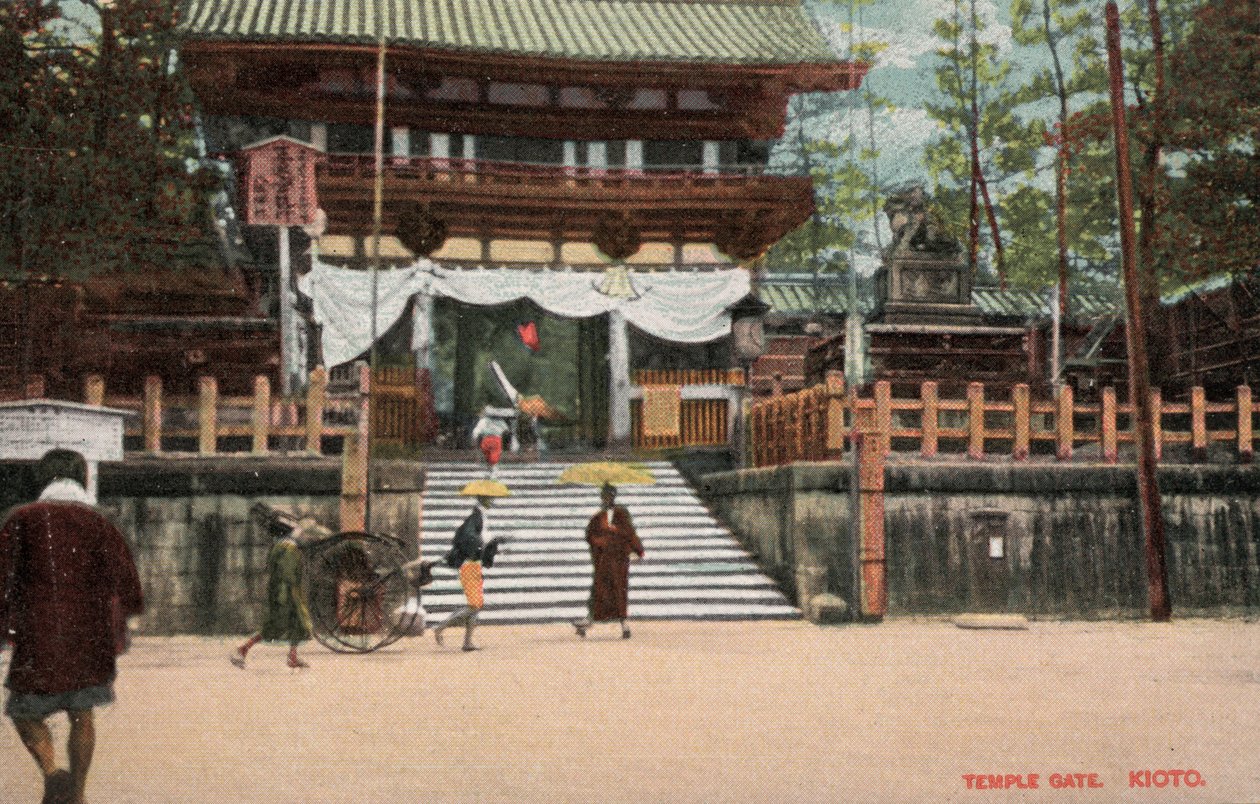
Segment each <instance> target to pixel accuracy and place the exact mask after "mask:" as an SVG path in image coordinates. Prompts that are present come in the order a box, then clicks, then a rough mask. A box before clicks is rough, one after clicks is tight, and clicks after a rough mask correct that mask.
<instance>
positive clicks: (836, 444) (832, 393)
mask: <svg viewBox="0 0 1260 804" xmlns="http://www.w3.org/2000/svg"><path fill="white" fill-rule="evenodd" d="M844 390H845V389H844V372H841V371H828V372H827V396H826V405H827V413H826V423H825V425H824V427H825V428H826V439H827V443H826V452H825V453H824V455H823V457H824V458H825V459H826V460H829V461H831V460H836V459H838V458H839V457H840V456H841V455H843V454H844Z"/></svg>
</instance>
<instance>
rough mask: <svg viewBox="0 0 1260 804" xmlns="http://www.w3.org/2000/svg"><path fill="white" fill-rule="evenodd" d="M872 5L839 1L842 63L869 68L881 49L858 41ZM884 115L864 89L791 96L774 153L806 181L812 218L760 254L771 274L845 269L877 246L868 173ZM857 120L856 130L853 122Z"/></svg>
mask: <svg viewBox="0 0 1260 804" xmlns="http://www.w3.org/2000/svg"><path fill="white" fill-rule="evenodd" d="M873 2H874V0H847V1H845V0H840V1H839V2H832V3H830V5H834V6H841V7H843V8H844V9H845V10H846V11H847V13H848V18H847V21H846V23H845V24H844V25H843V26H842V31H843V32H844V33H845V34H846V35H847V37H848V39H849V43H850V45H849V52H848V53H847V54H846V57H847V58H849V59H852V60H854V61H863V62H867V63H872V62H874V60H875V58H876V57H877V56H878V55H879V53H880V52H881V51H882V50H883V49H884V48H886V47H887V45H886V44H885V43H883V42H879V41H875V40H869V39H865V38H863V34H862V25H861V10H862V8H864V7H866V6H869V5H872V4H873ZM891 110H892V104H891V103H890V102H889V101H888V99H887V98H885V97H883V96H882V95H880V94H878V93H877V92H875V91H873V90H872V89H871V87H870V84H869V82H868V83H865V84H864V85H863V86H862V87H861V88H860V89H858V90H856V91H849V92H841V93H831V94H815V95H803V96H797V97H796V98H794V99H793V101H792V106H791V107H790V114H789V130H788V132H787V134H786V136H785V137H784V140H783V141H782V143H781V145H780V148H779V154H780V155H781V156H783V157H784V158H785V164H786V167H787V169H788V170H789V171H791V172H794V173H799V174H806V175H809V176H810V177H811V178H812V179H813V182H814V203H815V212H814V215H813V216H812V217H811V218H810V220H809V221H807V222H806V223H805V225H803V226H801V227H800V228H798V229H796V230H795V231H794V232H791V233H789V234H788V235H787V236H786V237H784V238H783V239H781V240H780V241H779V242H778V243H776V244H775V245H774V247H773V248H771V249H770V251H769V252H768V253H767V254H766V257H765V262H764V265H765V266H766V268H767V269H768V270H771V271H784V272H810V273H828V272H837V271H846V270H849V265H848V263H849V258H848V255H849V254H850V253H851V251H852V250H853V249H855V248H863V249H869V248H870V245H869V244H870V243H871V242H872V241H874V242H876V243H877V242H878V226H877V224H878V220H877V219H876V218H877V216H878V215H879V214H880V212H879V210H880V208H881V206H882V204H883V198H884V196H885V194H886V191H887V188H886V187H884V186H883V185H882V184H881V182H880V178H879V174H878V171H877V169H876V159H877V157H878V156H879V148H878V144H877V143H876V141H875V135H874V126H875V118H876V116H878V115H880V114H886V113H888V112H890V111H891ZM859 117H862V118H865V124H864V125H863V126H861V127H860V128H859V126H858V125H857V122H856V121H857V119H858V118H859Z"/></svg>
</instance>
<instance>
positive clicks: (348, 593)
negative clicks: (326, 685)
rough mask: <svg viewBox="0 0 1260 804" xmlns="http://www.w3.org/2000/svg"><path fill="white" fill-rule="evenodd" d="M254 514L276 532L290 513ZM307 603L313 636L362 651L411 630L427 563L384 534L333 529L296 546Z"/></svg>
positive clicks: (428, 573) (268, 510) (428, 576)
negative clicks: (299, 549) (303, 568)
mask: <svg viewBox="0 0 1260 804" xmlns="http://www.w3.org/2000/svg"><path fill="white" fill-rule="evenodd" d="M254 510H255V513H256V514H257V515H258V516H259V517H260V518H261V519H263V520H264V521H265V522H266V524H267V525H268V526H269V527H270V528H272V529H273V530H277V531H279V532H280V534H284V533H288V532H289V531H292V530H293V529H294V528H295V527H297V525H298V520H297V519H296V518H295V517H294V516H292V515H291V514H289V513H287V512H284V511H279V510H277V509H275V508H272V507H270V506H264V505H259V506H256V507H255V509H254ZM302 556H303V559H304V560H305V562H306V586H307V605H308V606H309V608H310V612H311V626H312V631H313V632H314V636H315V639H316V640H317V641H318V642H319V643H320V644H321V645H323V646H324V647H326V648H328V649H329V650H333V651H336V652H338V653H368V652H371V651H374V650H378V649H380V648H383V647H385V646H387V645H391V644H393V643H394V642H397V641H398V640H399V639H401V638H402V637H403V636H406V635H407V634H410V633H413V631H414V630H415V629H416V627H417V624H419V626H420V628H421V629H423V627H424V623H423V621H421V620H420V617H421V612H422V611H423V609H422V608H421V606H420V590H421V588H423V587H425V586H427V585H429V584H430V583H431V582H432V581H433V562H431V561H421V560H419V559H415V560H408V558H407V551H406V545H405V543H404V542H403V541H402V540H401V539H399V538H397V537H396V536H392V535H390V534H386V533H366V532H361V531H346V532H341V533H334V534H331V535H329V536H328V537H326V538H323V539H319V540H317V541H315V542H312V543H310V544H307V545H304V546H303V548H302Z"/></svg>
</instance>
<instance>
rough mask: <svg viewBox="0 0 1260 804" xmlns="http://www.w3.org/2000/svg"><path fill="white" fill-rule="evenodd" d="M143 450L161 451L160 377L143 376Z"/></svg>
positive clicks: (155, 452) (150, 451)
mask: <svg viewBox="0 0 1260 804" xmlns="http://www.w3.org/2000/svg"><path fill="white" fill-rule="evenodd" d="M144 450H145V452H149V453H152V454H155V455H156V454H157V453H159V452H161V451H162V378H161V377H157V376H153V375H150V376H148V377H145V378H144Z"/></svg>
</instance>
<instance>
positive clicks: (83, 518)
mask: <svg viewBox="0 0 1260 804" xmlns="http://www.w3.org/2000/svg"><path fill="white" fill-rule="evenodd" d="M36 474H37V476H38V478H39V479H40V480H41V481H42V482H43V483H44V491H43V493H42V494H41V495H40V498H39V500H38V501H36V502H33V503H30V504H28V505H23V506H21V507H19V508H16V509H15V510H14V511H13V512H12V513H11V514H10V515H9V516H8V518H7V519H6V520H5V522H4V526H3V527H2V528H0V585H2V589H3V592H4V594H3V596H0V637H6V638H7V639H8V641H10V642H12V643H13V658H12V660H11V661H10V662H9V677H8V679H7V680H6V681H5V686H6V687H8V688H9V695H8V698H7V700H6V701H5V708H4V711H5V714H6V715H8V716H9V717H10V718H12V719H13V725H14V727H15V728H16V729H17V732H18V735H19V736H20V737H21V739H22V743H23V745H25V746H26V749H27V750H28V751H30V753H31V756H32V757H34V759H35V762H36V764H38V765H39V768H40V770H41V771H42V772H43V774H44V791H45V792H44V800H45V801H58V802H59V801H66V802H81V801H82V800H83V789H84V786H85V784H86V781H87V772H88V767H89V765H91V762H92V752H93V750H94V748H95V745H96V733H95V729H94V726H93V722H92V707H94V706H99V705H102V704H106V703H109V702H111V701H112V700H113V699H114V692H113V681H114V675H115V655H116V653H117V651H118V649H119V645H120V644H122V639H121V637H122V634H121V633H120V632H119V629H120V627H121V628H125V627H126V620H125V618H126V617H127V616H130V615H134V614H139V613H141V612H142V611H143V609H144V602H143V597H142V594H141V590H140V579H139V577H138V576H137V573H136V566H135V564H134V563H133V562H132V559H131V552H130V550H128V548H127V543H126V542H125V541H124V540H123V536H122V534H121V533H119V531H118V529H117V528H116V527H114V526H113V525H112V524H111V523H110V522H109V520H107V519H106V518H105V517H103V516H101V514H100V513H98V512H97V511H96V509H95V508H93V507H92V506H91V505H90V504H89V498H88V495H87V492H86V491H85V490H84V485H85V481H86V479H87V467H86V464H85V463H84V461H83V458H82V456H80V455H79V454H78V453H75V452H70V451H68V450H53V451H52V452H49V453H48V454H46V455H45V456H44V457H43V458H42V459H40V462H39V466H38V468H37V469H36ZM54 712H65V713H66V714H67V715H68V716H69V718H70V736H69V740H68V742H67V750H68V753H69V759H70V770H69V772H67V771H65V770H60V769H58V767H57V762H56V755H55V750H54V748H53V744H52V735H51V733H50V732H49V729H48V724H47V723H46V720H47V718H48V716H49V715H51V714H53V713H54Z"/></svg>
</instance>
